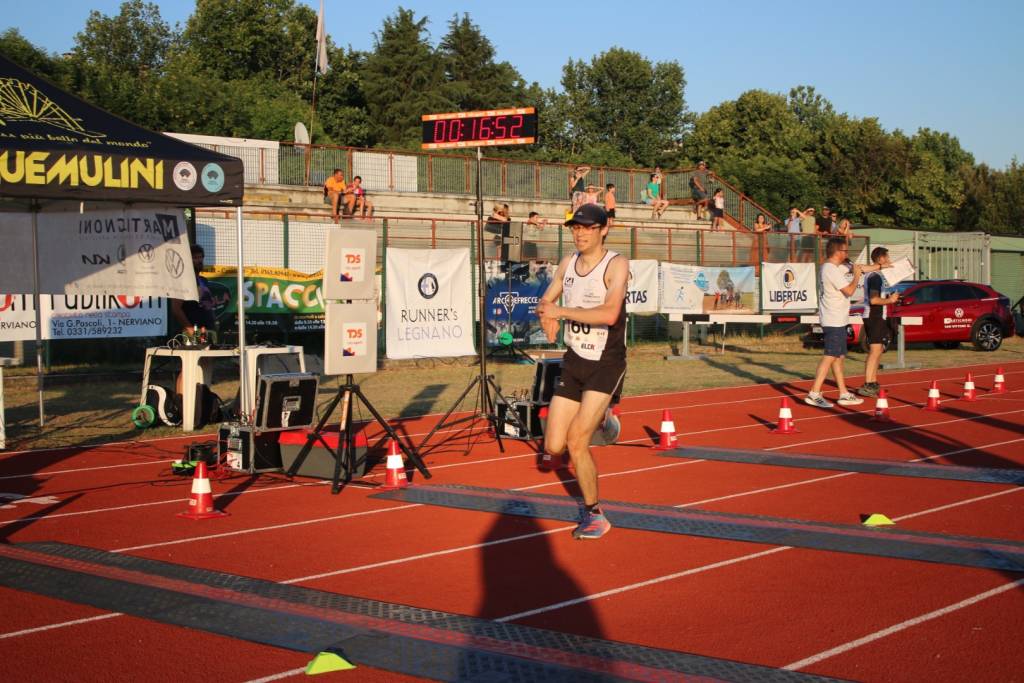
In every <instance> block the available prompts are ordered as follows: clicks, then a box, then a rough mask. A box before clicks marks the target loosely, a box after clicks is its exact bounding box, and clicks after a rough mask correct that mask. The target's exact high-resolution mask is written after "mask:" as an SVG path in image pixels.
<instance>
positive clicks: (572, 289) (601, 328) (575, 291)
mask: <svg viewBox="0 0 1024 683" xmlns="http://www.w3.org/2000/svg"><path fill="white" fill-rule="evenodd" d="M616 256H618V254H617V253H615V252H614V251H611V250H609V251H608V252H607V253H606V254H605V255H604V258H602V259H601V261H600V262H599V263H598V264H597V265H596V266H594V268H593V269H592V270H591V271H590V272H589V273H587V274H586V275H580V274H579V272H578V271H577V270H576V265H577V262H578V261H579V258H580V254H579V252H576V254H575V255H573V257H572V260H570V261H569V267H568V268H566V269H565V275H564V276H563V278H562V305H563V306H565V307H566V308H594V307H596V306H600V305H601V304H603V303H604V299H605V296H606V295H607V294H608V287H607V286H606V285H605V283H604V274H605V271H606V270H607V269H608V262H609V261H611V260H612V259H613V258H615V257H616ZM620 317H622V316H620ZM608 329H609V326H608V325H588V324H586V323H579V322H576V321H575V320H567V321H565V334H564V336H563V339H564V340H565V345H566V346H568V347H569V348H570V349H572V350H573V351H575V352H576V355H578V356H579V357H580V358H585V359H587V360H601V354H602V353H603V352H604V350H605V347H606V346H607V345H608V341H609V338H608ZM618 342H619V344H622V345H623V347H624V346H625V336H623V337H622V339H619V340H618Z"/></svg>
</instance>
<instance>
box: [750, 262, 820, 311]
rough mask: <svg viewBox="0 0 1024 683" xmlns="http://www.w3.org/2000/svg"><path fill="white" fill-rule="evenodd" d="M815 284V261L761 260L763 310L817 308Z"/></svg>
mask: <svg viewBox="0 0 1024 683" xmlns="http://www.w3.org/2000/svg"><path fill="white" fill-rule="evenodd" d="M816 283H817V278H816V277H815V272H814V264H813V263H762V264H761V310H763V311H802V310H805V309H806V310H815V309H817V308H818V290H817V287H816Z"/></svg>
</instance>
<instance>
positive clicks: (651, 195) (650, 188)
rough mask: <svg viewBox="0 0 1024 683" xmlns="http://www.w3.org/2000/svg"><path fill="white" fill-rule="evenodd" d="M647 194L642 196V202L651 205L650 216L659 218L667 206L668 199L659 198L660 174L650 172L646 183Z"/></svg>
mask: <svg viewBox="0 0 1024 683" xmlns="http://www.w3.org/2000/svg"><path fill="white" fill-rule="evenodd" d="M646 189H647V195H646V196H645V197H644V204H650V206H651V218H661V214H663V213H665V209H667V208H668V200H667V199H662V198H661V174H659V173H652V174H651V180H650V182H649V183H647V188H646Z"/></svg>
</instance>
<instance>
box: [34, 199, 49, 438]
mask: <svg viewBox="0 0 1024 683" xmlns="http://www.w3.org/2000/svg"><path fill="white" fill-rule="evenodd" d="M32 296H33V300H34V303H35V307H36V390H37V391H38V392H39V426H40V427H43V426H45V425H46V411H45V409H44V408H43V324H42V320H43V313H42V307H43V304H42V301H41V299H40V296H39V210H38V208H37V207H33V210H32Z"/></svg>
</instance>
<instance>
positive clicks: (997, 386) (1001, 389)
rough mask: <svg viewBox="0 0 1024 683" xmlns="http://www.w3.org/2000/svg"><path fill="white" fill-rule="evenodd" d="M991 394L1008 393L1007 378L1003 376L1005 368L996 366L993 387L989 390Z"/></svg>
mask: <svg viewBox="0 0 1024 683" xmlns="http://www.w3.org/2000/svg"><path fill="white" fill-rule="evenodd" d="M988 393H990V394H1005V393H1006V379H1005V378H1004V377H1003V369H1002V368H996V378H995V379H994V380H992V389H991V390H990V391H989V392H988Z"/></svg>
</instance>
